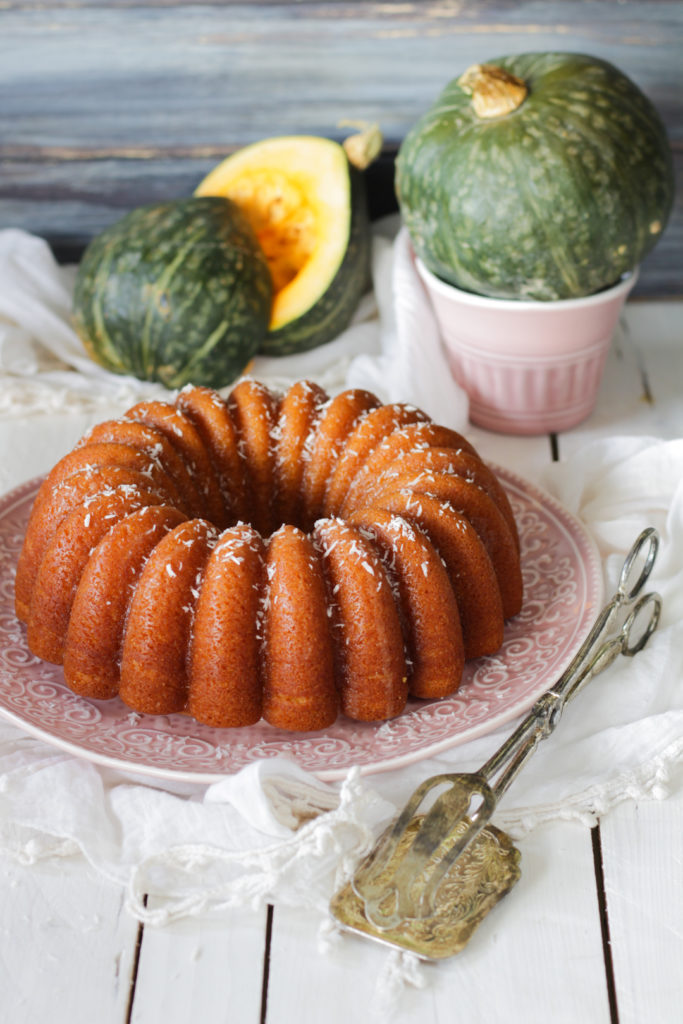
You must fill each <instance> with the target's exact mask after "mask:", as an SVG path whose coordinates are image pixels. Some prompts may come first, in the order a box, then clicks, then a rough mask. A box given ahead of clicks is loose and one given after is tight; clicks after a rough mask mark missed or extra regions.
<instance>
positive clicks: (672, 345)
mask: <svg viewBox="0 0 683 1024" xmlns="http://www.w3.org/2000/svg"><path fill="white" fill-rule="evenodd" d="M681 323H683V303H682V302H680V301H668V302H667V301H663V302H642V303H641V302H628V303H627V304H626V306H625V309H624V312H623V314H622V317H621V323H620V327H619V328H618V329H617V331H616V332H615V336H614V339H613V342H612V346H611V349H610V352H609V355H608V358H607V364H606V366H605V372H604V374H603V379H602V383H601V387H600V393H599V396H598V404H597V406H596V409H595V411H594V412H593V414H592V415H591V416H590V418H589V419H588V420H586V421H585V422H584V423H583V424H582V425H581V428H580V429H579V430H577V431H569V432H567V433H566V434H564V435H563V436H562V437H561V438H560V453H561V454H562V456H563V457H567V456H569V455H570V454H571V453H572V452H573V451H575V450H576V449H577V448H578V447H582V446H583V445H585V444H587V443H588V442H590V441H591V440H594V439H597V438H601V437H614V436H618V435H629V436H637V435H639V434H640V435H643V436H650V437H661V438H676V437H681V436H683V403H681V382H682V381H683V348H681V344H680V339H681Z"/></svg>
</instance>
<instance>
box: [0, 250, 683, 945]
mask: <svg viewBox="0 0 683 1024" xmlns="http://www.w3.org/2000/svg"><path fill="white" fill-rule="evenodd" d="M72 281H73V275H72V274H71V272H68V271H63V270H62V269H60V268H58V267H56V265H55V264H54V261H52V260H51V257H49V254H47V253H46V251H45V248H44V246H43V244H42V243H39V242H38V241H37V240H35V239H32V238H31V237H30V236H26V235H24V234H22V233H19V232H14V233H8V232H4V233H2V232H0V382H1V383H2V385H3V391H2V395H3V398H2V404H1V405H0V418H2V416H4V417H5V418H7V417H10V418H13V417H16V416H17V415H18V411H19V408H20V407H21V408H23V410H24V414H28V415H31V416H33V415H37V414H38V411H39V410H38V408H35V407H34V406H33V405H32V399H33V397H35V395H36V394H42V396H43V402H44V403H45V402H47V407H48V408H66V409H71V408H81V407H82V406H81V405H79V403H80V402H84V401H87V400H88V397H89V396H92V395H95V396H96V397H97V398H102V400H103V401H106V402H109V403H112V402H113V403H116V402H118V401H121V400H123V401H129V400H130V394H131V393H132V392H135V394H134V396H133V400H136V399H137V398H138V397H139V395H140V394H141V393H143V392H144V391H145V389H146V387H147V386H146V385H144V386H143V385H140V382H135V381H132V380H129V379H127V378H126V379H122V378H113V379H109V378H112V375H110V374H103V371H99V370H97V369H93V368H92V367H91V366H89V365H88V364H87V363H85V362H84V361H83V352H82V351H80V350H79V349H78V348H77V346H76V344H75V342H74V338H75V335H73V332H71V328H70V326H69V324H68V316H69V301H70V299H69V295H70V292H69V288H70V284H71V283H72ZM374 281H375V295H376V303H377V305H376V308H375V306H374V304H373V301H372V300H368V301H367V302H366V303H365V304H364V306H363V308H362V309H361V311H360V313H359V316H358V318H357V319H356V321H355V323H354V324H353V325H352V326H351V327H350V328H349V330H348V331H347V332H345V335H344V336H343V337H342V338H340V339H338V340H337V341H335V342H332V343H331V344H330V345H328V346H324V347H322V348H320V349H319V350H316V351H314V352H313V353H309V354H306V355H305V356H300V357H299V356H296V357H288V359H286V360H282V361H280V360H278V361H274V360H260V361H259V360H257V361H256V364H255V367H254V375H255V376H260V377H262V379H265V380H267V381H278V380H279V381H284V382H287V380H289V379H295V378H296V377H299V376H302V375H310V376H313V377H314V378H315V379H317V380H319V381H320V382H321V383H323V384H327V385H328V386H329V385H330V382H333V383H334V382H336V386H340V387H343V386H344V384H345V383H349V384H352V386H356V387H359V386H362V387H369V388H370V389H372V390H376V391H378V392H379V393H380V394H381V397H383V398H385V399H391V400H403V401H410V402H413V403H415V404H418V405H421V406H422V407H424V408H426V410H427V411H428V412H430V413H431V414H432V415H433V416H435V418H437V419H440V420H441V421H444V422H448V423H450V425H451V426H454V427H455V428H456V429H462V428H463V426H464V425H465V423H466V409H467V403H466V400H465V399H464V398H463V396H462V395H461V393H459V391H458V389H457V388H456V387H455V385H454V384H452V383H451V382H450V376H449V374H448V373H447V368H446V363H445V359H444V357H443V354H442V353H441V351H440V346H439V342H438V334H437V333H436V328H435V326H434V322H433V319H432V318H431V311H430V310H429V308H428V306H427V305H426V304H425V296H424V293H423V292H422V286H421V284H420V282H419V279H418V278H417V275H416V274H415V273H414V270H413V269H412V265H411V261H410V257H409V250H408V247H407V245H406V236H405V235H404V234H403V233H402V232H400V233H399V234H398V236H397V238H396V240H395V241H394V237H393V233H392V231H388V232H385V233H382V230H379V231H378V233H377V235H376V238H375V250H374ZM415 338H418V339H419V349H418V346H417V345H416V343H415ZM76 342H77V339H76ZM78 344H80V343H78ZM55 366H56V367H57V369H55ZM24 383H26V384H27V386H28V387H29V388H30V387H32V386H35V387H36V389H37V390H36V391H35V392H34V393H31V394H29V396H28V398H26V396H24V398H21V399H18V400H17V402H18V404H13V403H14V399H13V397H12V396H16V395H21V394H22V385H23V384H24ZM8 395H9V397H8ZM46 396H52V397H51V398H49V397H46ZM22 401H23V403H24V404H23V406H21V403H22ZM60 402H61V403H62V404H61V406H60V404H59V403H60ZM124 407H125V406H124ZM44 408H45V405H43V409H44ZM12 422H14V419H12ZM0 436H2V435H0ZM6 449H7V451H6V452H4V453H3V456H4V457H7V459H8V460H9V459H11V457H12V446H11V445H10V444H9V443H7V445H6ZM23 468H24V467H22V466H20V465H19V464H17V465H14V466H13V467H12V470H13V472H14V473H15V476H16V479H13V480H12V482H19V481H20V480H21V479H22V478H23V476H25V475H27V474H26V473H23V476H22V469H23ZM9 478H10V477H8V479H9ZM544 483H545V485H546V486H547V487H548V489H550V490H551V491H553V492H554V493H555V494H556V496H557V497H558V498H559V500H560V501H561V502H562V503H563V504H564V505H565V506H566V507H567V508H569V509H570V511H573V512H574V513H575V514H576V515H577V516H578V517H579V518H581V519H582V520H583V521H584V523H586V525H587V526H588V528H589V530H590V531H591V532H592V534H593V536H594V537H595V539H596V541H597V543H598V545H599V547H600V551H601V553H602V555H603V556H604V559H605V563H604V564H605V575H606V586H607V592H608V593H609V592H611V590H612V589H613V587H614V585H615V582H616V575H617V572H618V568H619V566H620V565H621V562H622V560H623V557H624V554H625V552H626V551H627V550H628V548H629V547H630V545H631V543H632V542H633V540H634V539H635V537H636V536H637V534H638V533H639V532H640V530H641V529H643V528H645V527H646V526H650V525H654V526H656V527H657V528H658V529H659V531H660V533H661V537H662V547H661V551H660V555H659V559H658V563H657V565H656V568H655V572H654V573H653V576H652V580H651V583H652V586H653V587H654V588H656V589H658V590H659V591H660V592H661V594H662V595H663V597H664V601H665V603H664V613H663V617H662V622H661V625H660V628H659V630H658V631H657V632H656V633H655V635H654V636H653V637H652V639H651V641H650V643H649V645H648V647H647V648H646V650H645V651H644V652H642V653H641V654H639V655H638V656H637V657H636V658H634V659H631V660H627V659H623V658H621V659H619V661H618V662H617V663H615V664H614V665H613V666H611V668H610V669H608V670H607V671H606V672H605V673H604V674H603V675H602V676H601V677H600V678H599V680H595V681H594V682H592V683H591V684H590V686H589V687H587V689H586V691H585V692H584V693H582V694H581V696H580V697H579V698H577V700H576V702H575V703H573V704H572V705H571V706H570V707H569V708H568V709H567V711H566V713H565V715H564V717H563V721H562V723H561V725H560V727H559V728H558V731H557V733H556V734H555V735H554V736H553V737H552V738H551V739H550V740H549V741H548V742H547V743H545V744H541V746H540V748H539V750H538V752H537V754H536V755H535V756H534V758H533V759H532V760H531V762H530V763H529V765H528V766H527V767H526V768H525V771H524V772H523V773H522V775H521V776H520V778H519V779H518V780H517V781H516V782H515V784H514V785H513V787H512V788H511V790H510V791H509V793H508V794H507V795H506V798H505V800H504V802H503V804H502V806H501V808H500V811H499V812H498V813H497V815H496V818H495V820H496V822H497V823H498V824H499V825H500V826H501V827H503V828H506V829H508V830H509V831H511V833H512V834H513V836H514V837H519V836H521V835H523V834H524V832H525V831H526V830H528V829H530V828H532V827H534V826H535V825H537V824H538V823H540V822H542V821H547V820H551V819H553V818H555V819H557V818H575V819H578V820H583V821H589V822H590V821H593V820H594V817H595V815H598V814H602V813H605V812H606V811H607V810H609V808H610V807H612V806H614V805H615V804H616V803H618V802H619V801H621V800H625V799H629V798H644V797H651V798H661V797H664V796H666V794H667V792H668V791H669V789H670V788H672V787H674V786H678V785H680V783H681V781H683V779H682V778H681V776H682V774H683V773H682V770H681V767H682V765H683V440H675V441H660V440H658V439H656V438H613V439H610V441H609V443H607V442H596V443H595V444H593V445H591V446H589V447H588V448H587V449H585V450H583V451H581V452H578V453H577V454H576V455H574V456H573V457H572V458H570V459H569V460H568V461H566V462H564V463H560V464H555V465H553V466H551V467H549V469H548V472H547V474H546V477H545V480H544ZM511 728H512V727H511V726H510V727H506V728H504V729H501V730H498V731H497V732H496V733H493V734H490V735H488V736H485V737H482V738H480V739H477V740H474V741H472V742H470V743H467V744H465V745H463V746H459V747H456V748H454V749H453V750H451V751H446V752H445V753H443V754H440V755H438V756H433V757H430V758H427V759H425V760H423V761H420V762H418V763H416V764H412V765H408V766H405V767H401V768H396V769H395V770H392V771H388V772H384V773H382V774H379V775H375V776H373V775H369V776H363V777H361V775H360V774H359V772H358V771H357V770H355V769H354V770H351V771H350V772H349V774H348V777H347V778H346V779H345V780H344V782H343V783H342V784H340V785H330V784H323V783H321V782H319V781H317V780H316V779H315V778H313V777H312V776H311V775H310V774H309V773H307V772H304V771H303V770H302V769H300V768H299V767H298V766H297V765H296V764H294V763H292V762H291V761H288V760H285V759H283V758H276V759H273V760H264V761H263V762H259V763H257V764H256V765H252V766H250V767H249V768H246V769H244V770H243V771H241V772H239V773H238V774H236V775H235V776H232V777H229V778H226V779H225V780H224V781H222V782H219V783H216V784H214V785H212V786H199V785H197V786H192V785H187V784H183V785H181V784H178V785H172V784H170V783H166V782H154V781H152V780H149V779H144V778H135V777H132V776H128V775H125V774H124V773H122V772H117V771H114V770H112V769H109V768H103V767H98V766H96V765H94V764H91V763H89V762H87V761H86V760H83V759H80V758H78V757H74V756H72V755H71V754H68V753H64V752H62V751H58V750H54V749H52V748H51V747H49V746H47V745H45V744H44V743H43V742H41V741H40V740H38V739H35V738H33V737H31V736H28V735H24V734H23V733H21V732H20V731H19V730H17V729H16V728H15V727H14V726H13V725H10V724H8V723H6V722H4V723H3V722H0V853H5V854H10V855H13V856H15V857H17V858H19V859H20V860H22V861H24V862H26V863H32V862H36V861H38V860H39V859H41V858H43V857H57V856H67V855H73V854H76V853H77V854H80V855H82V856H84V857H85V858H87V860H88V861H89V863H90V864H91V865H92V867H93V868H94V869H95V870H96V871H97V872H100V873H101V874H102V875H103V876H106V877H107V878H109V879H112V880H114V881H115V882H117V883H118V884H119V885H121V886H122V888H123V889H124V890H125V891H126V901H127V906H128V908H129V910H130V912H131V913H132V914H134V915H135V916H136V917H138V918H139V919H140V920H142V921H146V922H149V923H154V924H158V925H160V924H163V923H164V922H166V921H169V920H173V919H174V918H177V917H181V916H186V915H191V914H197V913H200V912H201V911H202V910H204V909H205V908H206V907H208V906H218V907H220V906H233V905H240V904H248V905H261V904H263V903H265V902H274V903H284V904H287V903H290V904H294V903H295V904H297V905H299V906H309V907H313V908H316V909H318V910H319V911H321V912H322V911H324V909H325V908H326V906H327V903H328V900H329V898H330V896H331V895H332V893H333V891H334V889H335V888H336V886H337V885H338V884H339V882H340V881H341V880H342V878H343V877H345V876H346V875H347V873H348V872H349V871H350V869H351V867H352V865H353V864H354V863H355V861H356V860H357V859H358V858H359V857H360V856H361V855H362V854H363V853H364V852H365V851H366V850H367V849H368V848H369V847H370V845H371V844H372V842H373V840H374V837H375V836H376V835H377V834H378V831H379V830H380V828H381V826H382V825H383V824H384V823H385V822H386V821H387V820H388V818H389V817H390V816H391V815H392V814H393V813H394V812H395V810H396V808H397V807H399V806H400V805H401V804H402V803H403V801H404V800H405V799H406V798H407V796H408V795H409V794H410V792H411V791H412V789H413V788H414V786H415V785H416V784H417V783H418V782H419V781H421V780H422V779H424V778H426V777H427V776H429V775H431V774H434V773H437V772H443V771H452V770H454V769H455V768H457V769H461V770H469V769H474V768H476V767H478V766H479V765H480V764H481V763H482V762H483V761H484V760H485V759H486V758H487V757H488V756H489V755H490V754H491V753H492V752H493V750H494V749H496V747H497V746H498V745H499V744H500V742H501V741H502V739H503V737H504V736H506V735H507V734H508V733H509V731H510V729H511ZM146 894H147V895H148V896H149V898H148V899H145V898H144V897H145V895H146Z"/></svg>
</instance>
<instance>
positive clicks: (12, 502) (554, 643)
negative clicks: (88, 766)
mask: <svg viewBox="0 0 683 1024" xmlns="http://www.w3.org/2000/svg"><path fill="white" fill-rule="evenodd" d="M496 472H497V473H498V475H499V477H500V479H501V480H502V482H503V483H504V485H505V487H506V489H507V492H508V495H509V497H510V501H511V504H512V507H513V510H514V512H515V516H516V519H517V523H518V525H519V530H520V536H521V543H522V565H523V574H524V588H525V600H524V607H523V609H522V611H521V612H520V614H519V615H518V616H517V617H516V618H515V619H514V620H512V621H511V622H509V623H508V624H507V626H506V632H505V641H504V644H503V647H502V649H501V651H500V652H499V653H498V654H497V655H495V656H494V657H486V658H481V659H479V661H477V662H475V663H470V664H469V665H468V666H467V668H466V671H465V677H464V680H463V683H462V685H461V687H460V689H459V690H458V692H457V693H456V694H454V695H453V696H452V697H447V698H444V699H443V700H440V701H417V700H411V701H410V702H409V704H408V707H407V709H406V711H405V712H404V714H403V715H401V716H400V717H399V718H397V719H394V720H393V721H391V722H384V723H381V724H379V725H374V724H367V723H359V722H351V721H349V720H347V719H343V718H340V719H339V720H338V721H337V722H335V724H334V725H333V726H332V727H331V728H329V729H327V730H325V732H324V733H286V732H282V731H280V730H278V729H274V728H273V727H272V726H269V725H267V724H266V723H265V722H261V723H259V724H258V725H254V726H250V727H249V728H244V729H230V730H229V729H212V728H210V727H209V726H203V725H200V724H198V723H197V722H195V721H193V720H192V719H191V718H188V717H187V716H185V715H168V716H161V717H159V718H154V717H152V716H149V715H140V714H138V713H137V712H132V711H131V710H130V709H129V708H127V707H125V706H124V704H123V703H122V702H121V701H119V700H113V701H107V702H98V701H88V700H85V699H84V698H81V697H78V696H77V695H76V694H73V693H71V691H70V690H69V689H68V687H67V686H66V684H65V682H64V676H63V673H62V670H61V668H58V667H56V666H54V665H47V664H45V663H44V662H42V661H40V660H39V659H38V658H35V657H34V656H33V655H32V654H31V653H30V652H29V650H28V648H27V646H26V633H25V630H24V629H23V627H21V626H20V625H19V623H18V622H17V620H16V618H15V616H14V574H15V566H16V562H17V558H18V555H19V551H20V549H21V545H22V542H23V537H24V531H25V529H26V524H27V522H28V516H29V513H30V509H31V505H32V503H33V499H34V497H35V494H36V491H37V490H38V487H39V485H40V482H41V481H40V480H33V481H29V482H28V483H26V484H24V485H23V486H21V487H18V488H17V489H16V490H14V491H12V492H10V493H9V494H6V495H5V496H4V497H3V498H1V499H0V714H2V715H3V716H4V717H5V718H7V719H9V720H10V721H12V722H14V723H15V724H16V725H17V726H18V727H19V728H21V729H23V730H24V731H26V732H29V733H31V734H33V735H35V736H39V737H40V738H41V739H43V740H45V741H46V742H48V743H51V744H53V745H56V746H59V747H62V748H63V749H66V750H69V751H71V752H73V753H75V754H78V755H80V756H83V757H86V758H89V759H90V760H92V761H95V762H98V763H101V764H109V765H113V766H115V767H117V768H121V769H123V770H126V771H134V772H136V773H138V774H147V775H154V776H157V777H161V778H171V779H174V780H178V781H183V780H184V781H192V782H204V783H205V782H213V781H216V780H218V779H220V778H222V777H224V776H225V775H228V774H231V773H233V772H235V771H238V770H239V769H240V768H242V767H244V766H245V765H247V764H249V763H251V762H252V761H255V760H259V759H262V758H271V757H276V756H278V755H285V756H289V757H291V758H293V759H295V760H296V761H297V762H298V763H299V764H300V765H301V767H303V768H306V769H308V770H309V771H312V772H314V773H315V774H316V775H318V776H319V777H320V778H323V779H337V778H341V777H342V776H343V775H344V774H345V773H346V772H347V771H348V769H349V768H350V767H352V766H353V765H358V766H360V768H361V769H362V770H363V771H365V772H375V771H382V770H385V769H389V768H393V767H397V766H398V765H400V764H406V763H408V762H411V761H417V760H419V759H421V758H423V757H428V756H430V755H431V754H434V753H436V752H438V751H441V750H445V749H447V748H449V747H452V746H455V745H456V744H459V743H464V742H465V741H467V740H469V739H473V738H474V737H475V736H481V735H483V734H484V733H487V732H490V731H492V730H493V729H496V728H498V727H499V726H500V725H502V724H504V723H505V722H507V721H510V720H511V719H513V718H515V717H516V716H517V715H520V714H522V713H523V712H524V711H526V710H528V708H529V707H530V706H531V704H532V703H533V702H534V700H535V699H536V698H537V697H538V696H539V695H540V694H541V693H543V691H544V690H546V689H547V688H548V686H550V684H551V683H552V682H553V681H554V680H555V679H556V678H557V676H558V675H559V674H560V673H561V672H562V670H563V668H564V667H565V666H566V665H567V663H568V662H569V660H570V659H571V657H572V655H573V654H574V653H575V651H576V650H577V648H578V647H579V645H580V643H581V641H582V640H583V638H584V636H585V635H586V634H587V632H588V630H589V629H590V626H591V624H592V622H593V620H594V618H595V616H596V614H597V612H598V609H599V606H600V603H601V601H602V573H601V569H600V560H599V557H598V554H597V552H596V550H595V547H594V545H593V542H592V541H591V539H590V537H589V536H588V534H587V533H586V531H585V529H584V527H583V526H582V525H581V524H580V523H579V522H578V521H577V520H576V519H574V518H573V516H570V515H569V513H568V512H566V511H565V509H563V508H562V507H561V505H559V504H558V503H557V502H556V501H555V499H554V498H551V497H550V496H549V495H546V494H544V493H542V492H541V491H539V490H538V489H537V488H536V487H534V486H533V485H531V484H529V483H528V482H526V481H524V480H522V479H521V478H520V477H518V476H516V475H515V474H512V473H510V472H509V471H507V470H502V469H497V470H496Z"/></svg>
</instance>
